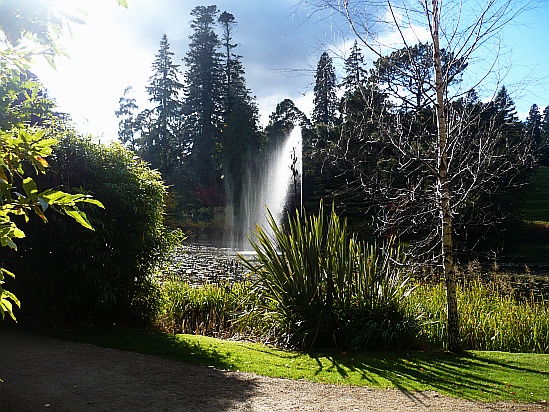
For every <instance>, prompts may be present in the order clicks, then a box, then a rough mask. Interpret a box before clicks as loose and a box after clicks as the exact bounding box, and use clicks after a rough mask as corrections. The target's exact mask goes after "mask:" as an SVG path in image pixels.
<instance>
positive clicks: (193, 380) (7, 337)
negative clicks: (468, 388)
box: [0, 329, 549, 412]
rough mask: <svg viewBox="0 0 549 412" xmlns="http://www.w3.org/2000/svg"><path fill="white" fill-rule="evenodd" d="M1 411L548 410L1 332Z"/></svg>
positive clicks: (548, 409)
mask: <svg viewBox="0 0 549 412" xmlns="http://www.w3.org/2000/svg"><path fill="white" fill-rule="evenodd" d="M0 348H1V349H0V350H1V352H0V353H1V359H0V376H1V377H2V379H3V380H4V383H2V384H1V387H0V411H1V412H23V411H24V412H34V411H42V410H46V411H49V410H51V411H71V412H80V411H109V412H113V411H131V412H135V411H191V412H206V411H207V412H220V411H236V412H241V411H242V412H243V411H265V412H267V411H269V412H270V411H300V412H301V411H392V412H400V411H534V410H535V411H540V410H544V411H549V408H547V407H543V406H541V405H520V404H479V403H473V402H468V401H464V400H458V399H453V398H448V397H444V396H439V395H438V394H436V393H435V392H421V393H417V392H415V393H406V392H402V391H398V390H381V389H368V388H358V387H348V386H333V385H324V384H318V383H311V382H304V381H289V380H285V379H273V378H265V377H260V376H256V375H252V374H245V373H235V372H225V371H220V370H216V369H213V368H207V367H202V366H195V365H189V364H185V363H181V362H175V361H170V360H166V359H162V358H157V357H154V356H149V355H141V354H136V353H130V352H123V351H118V350H114V349H105V348H100V347H96V346H92V345H88V344H82V343H74V342H66V341H60V340H55V339H50V338H45V337H42V336H36V335H32V334H28V333H25V332H20V331H14V330H11V329H8V330H0Z"/></svg>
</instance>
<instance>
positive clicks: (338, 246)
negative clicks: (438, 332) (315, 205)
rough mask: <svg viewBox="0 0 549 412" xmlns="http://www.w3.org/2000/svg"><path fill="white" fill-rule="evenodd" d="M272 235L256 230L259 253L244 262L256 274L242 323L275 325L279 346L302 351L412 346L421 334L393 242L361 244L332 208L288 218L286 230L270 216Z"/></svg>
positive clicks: (272, 329)
mask: <svg viewBox="0 0 549 412" xmlns="http://www.w3.org/2000/svg"><path fill="white" fill-rule="evenodd" d="M269 225H270V229H271V231H272V233H273V235H272V236H271V235H270V234H268V233H267V232H265V230H264V229H262V228H261V227H257V228H256V233H255V235H256V238H257V239H256V240H255V241H251V243H252V246H253V248H254V250H255V253H256V256H255V258H253V259H246V258H244V257H242V256H241V259H242V261H243V262H244V265H245V266H246V267H247V268H248V269H249V270H250V271H251V272H252V273H253V275H254V276H256V277H257V282H256V284H255V286H254V288H253V289H252V293H250V296H251V297H252V299H253V301H254V305H251V306H250V308H249V310H248V311H247V313H246V314H245V316H244V318H243V321H242V322H243V324H244V325H247V326H248V327H250V328H251V329H254V330H255V332H256V333H257V331H258V330H257V328H258V325H259V326H261V327H262V328H265V325H269V329H270V330H268V331H267V330H265V329H263V330H260V332H261V333H262V334H268V335H271V336H274V337H275V338H276V340H277V341H278V342H279V343H280V342H282V343H286V344H290V345H300V346H301V347H304V348H312V347H322V346H333V347H352V348H358V347H369V348H373V347H388V346H403V345H407V344H408V343H409V341H410V338H411V337H412V336H413V335H414V334H415V332H414V328H413V327H412V326H413V322H410V321H408V320H407V319H406V318H405V306H404V305H403V300H404V299H405V298H406V296H407V295H408V293H409V291H410V288H409V287H408V285H407V281H408V278H407V276H406V275H405V272H404V268H403V266H402V265H401V263H402V256H401V253H400V250H399V248H398V247H396V246H395V245H394V244H393V242H389V243H387V244H385V245H383V246H382V247H381V248H379V249H378V248H377V247H376V246H369V245H367V244H365V243H363V242H359V241H357V240H356V238H355V237H353V236H350V235H349V234H348V232H347V225H346V222H345V221H340V219H339V217H338V216H337V215H336V213H335V212H334V211H333V210H332V213H331V215H330V218H329V222H328V224H327V227H326V226H325V218H324V213H323V209H322V205H321V207H320V211H319V214H318V216H316V217H315V216H310V217H307V216H304V217H303V218H301V216H299V213H298V214H297V215H296V217H295V218H291V217H289V222H288V227H287V230H284V229H283V228H282V227H281V226H278V225H277V224H276V222H275V221H274V219H273V218H272V216H270V221H269Z"/></svg>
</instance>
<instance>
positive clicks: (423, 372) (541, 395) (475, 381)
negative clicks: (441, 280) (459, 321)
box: [311, 351, 549, 401]
mask: <svg viewBox="0 0 549 412" xmlns="http://www.w3.org/2000/svg"><path fill="white" fill-rule="evenodd" d="M499 355H501V354H499V353H498V352H464V353H462V354H459V355H454V354H449V353H445V352H442V351H433V352H411V353H406V352H371V353H368V352H356V353H352V354H346V353H344V354H332V355H327V354H326V353H325V352H323V353H319V354H311V356H312V357H313V358H314V359H316V361H317V364H318V365H319V369H318V370H317V371H316V374H317V375H318V374H322V372H323V369H325V368H326V369H335V370H337V372H338V373H339V374H340V375H341V376H342V377H343V379H344V380H348V381H349V382H355V381H356V380H357V379H360V380H363V381H364V382H367V383H369V384H371V385H374V386H394V387H396V388H398V389H400V390H401V391H403V392H405V393H406V394H407V395H408V396H410V397H412V398H415V399H416V400H419V401H420V399H419V398H418V397H420V396H421V394H420V393H418V392H416V391H423V390H426V389H429V390H436V391H438V392H440V393H443V394H447V395H451V396H458V397H460V398H464V399H469V400H487V399H488V400H498V399H515V400H522V401H525V400H526V401H535V400H537V401H540V400H541V399H547V396H548V395H549V389H548V388H547V387H545V388H544V387H543V382H544V381H545V382H547V381H548V379H547V378H549V371H544V370H540V369H536V367H542V368H543V366H542V365H529V366H526V365H525V364H524V359H523V360H522V361H520V362H519V361H518V360H519V356H522V357H524V356H526V357H528V356H529V355H528V354H520V355H519V354H505V355H503V359H505V361H501V360H499V359H498V357H499ZM509 358H511V359H512V358H516V360H517V362H513V361H512V360H509ZM322 359H327V360H328V361H329V364H328V365H327V366H326V365H325V364H323V363H322ZM517 376H522V378H521V379H518V380H517V379H516V377H517ZM533 377H535V378H536V379H535V381H536V382H542V383H541V384H540V385H538V386H536V385H537V384H532V382H533V381H534V379H532V378H533ZM519 392H520V393H519ZM529 396H531V397H532V399H528V398H529Z"/></svg>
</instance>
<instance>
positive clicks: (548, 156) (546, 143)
mask: <svg viewBox="0 0 549 412" xmlns="http://www.w3.org/2000/svg"><path fill="white" fill-rule="evenodd" d="M540 140H541V148H542V153H541V158H540V165H542V166H549V105H547V106H545V109H543V117H542V120H541V124H540Z"/></svg>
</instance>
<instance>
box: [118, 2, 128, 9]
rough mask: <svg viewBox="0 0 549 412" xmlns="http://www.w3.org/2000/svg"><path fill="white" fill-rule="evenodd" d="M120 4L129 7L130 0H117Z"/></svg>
mask: <svg viewBox="0 0 549 412" xmlns="http://www.w3.org/2000/svg"><path fill="white" fill-rule="evenodd" d="M116 2H117V3H118V5H119V6H122V7H125V8H128V1H127V0H116Z"/></svg>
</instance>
